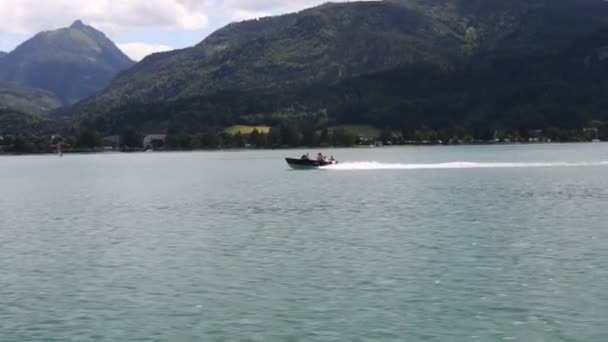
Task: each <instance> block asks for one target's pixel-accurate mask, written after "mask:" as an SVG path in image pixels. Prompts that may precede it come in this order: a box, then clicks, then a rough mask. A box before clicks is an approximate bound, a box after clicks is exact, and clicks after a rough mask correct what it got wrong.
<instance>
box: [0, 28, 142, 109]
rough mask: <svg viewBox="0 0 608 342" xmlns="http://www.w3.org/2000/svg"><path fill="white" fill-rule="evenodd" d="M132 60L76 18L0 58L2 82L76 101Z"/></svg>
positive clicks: (65, 101)
mask: <svg viewBox="0 0 608 342" xmlns="http://www.w3.org/2000/svg"><path fill="white" fill-rule="evenodd" d="M132 64H133V62H132V61H131V60H130V59H129V58H128V57H127V56H126V55H125V54H124V53H122V52H121V51H120V50H119V49H118V48H117V47H116V45H115V44H114V43H113V42H112V41H111V40H109V39H108V38H107V37H106V36H105V35H104V34H103V33H101V32H99V31H98V30H96V29H95V28H93V27H91V26H87V25H85V24H83V23H82V22H81V21H76V22H74V24H72V26H70V27H68V28H63V29H59V30H55V31H47V32H42V33H39V34H37V35H36V36H34V37H33V38H31V39H29V40H28V41H26V42H24V43H23V44H21V45H19V46H18V47H17V48H16V49H15V50H14V51H12V52H10V53H9V54H7V55H5V56H4V57H2V58H0V82H2V83H11V84H15V85H19V86H22V87H29V88H38V89H44V90H47V91H49V92H52V93H53V94H55V95H56V96H57V97H59V98H60V99H61V101H62V102H63V103H64V104H73V103H75V102H77V101H79V100H81V99H83V98H85V97H88V96H91V95H92V94H94V93H95V92H97V91H99V90H101V89H103V88H104V87H105V86H106V85H107V84H108V83H109V82H110V80H111V79H112V78H113V77H114V76H116V75H117V74H118V73H119V72H121V71H123V70H125V69H127V68H129V67H130V66H131V65H132Z"/></svg>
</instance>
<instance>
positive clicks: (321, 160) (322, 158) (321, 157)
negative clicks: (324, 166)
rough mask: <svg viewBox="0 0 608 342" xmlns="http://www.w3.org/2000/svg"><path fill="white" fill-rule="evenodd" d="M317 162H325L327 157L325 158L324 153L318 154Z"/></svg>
mask: <svg viewBox="0 0 608 342" xmlns="http://www.w3.org/2000/svg"><path fill="white" fill-rule="evenodd" d="M317 161H319V162H324V161H325V157H324V156H323V153H321V152H319V154H317Z"/></svg>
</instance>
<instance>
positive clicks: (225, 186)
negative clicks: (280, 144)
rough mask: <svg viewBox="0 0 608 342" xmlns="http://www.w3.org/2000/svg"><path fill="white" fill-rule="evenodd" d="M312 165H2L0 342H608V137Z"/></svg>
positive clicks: (239, 156) (175, 161) (351, 154)
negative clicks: (312, 167) (577, 142)
mask: <svg viewBox="0 0 608 342" xmlns="http://www.w3.org/2000/svg"><path fill="white" fill-rule="evenodd" d="M303 152H304V151H257V152H197V153H144V154H99V155H65V156H64V157H63V158H59V157H57V156H23V157H0V341H5V342H6V341H472V340H479V341H502V340H519V341H602V342H605V341H607V340H608V144H580V145H510V146H469V147H409V148H382V149H344V150H331V151H329V150H328V151H326V152H327V153H331V154H334V155H335V156H336V157H337V158H338V159H339V160H341V161H343V162H344V163H343V164H341V165H338V166H336V167H334V168H333V169H329V170H316V171H315V170H313V171H290V170H288V169H287V165H286V164H285V162H284V161H283V160H282V159H281V158H282V157H285V156H288V155H292V156H296V157H297V156H299V155H301V153H303ZM309 152H311V154H316V152H318V151H316V150H311V151H309Z"/></svg>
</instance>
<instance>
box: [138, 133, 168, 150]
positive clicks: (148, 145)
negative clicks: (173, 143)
mask: <svg viewBox="0 0 608 342" xmlns="http://www.w3.org/2000/svg"><path fill="white" fill-rule="evenodd" d="M166 142H167V135H166V134H148V135H146V136H145V137H144V143H143V145H144V149H146V150H158V149H160V148H162V147H164V146H165V143H166Z"/></svg>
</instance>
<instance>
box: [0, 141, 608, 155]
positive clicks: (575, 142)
mask: <svg viewBox="0 0 608 342" xmlns="http://www.w3.org/2000/svg"><path fill="white" fill-rule="evenodd" d="M602 143H608V141H566V142H554V141H552V142H498V143H469V144H465V143H463V144H424V143H419V144H401V145H381V146H367V145H353V146H298V147H274V148H254V147H250V148H247V147H244V148H212V149H189V150H179V149H171V150H165V149H162V150H136V151H103V150H100V151H63V155H92V154H142V153H175V152H253V151H279V150H285V151H289V150H305V149H383V148H398V147H459V146H460V147H464V146H513V145H565V144H602ZM52 155H57V153H56V152H39V153H5V152H0V157H10V156H52Z"/></svg>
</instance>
